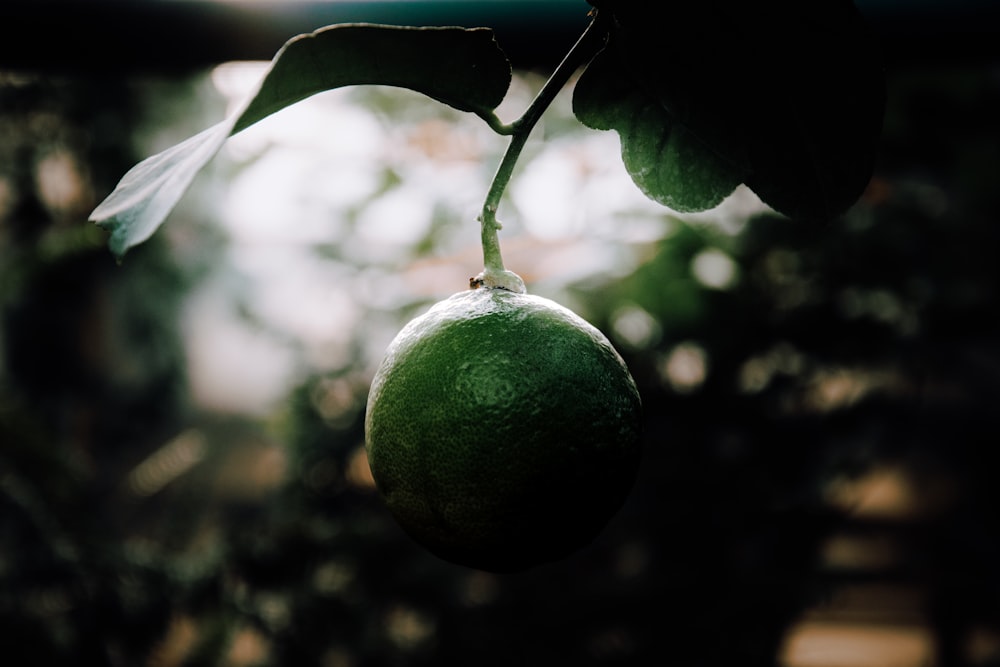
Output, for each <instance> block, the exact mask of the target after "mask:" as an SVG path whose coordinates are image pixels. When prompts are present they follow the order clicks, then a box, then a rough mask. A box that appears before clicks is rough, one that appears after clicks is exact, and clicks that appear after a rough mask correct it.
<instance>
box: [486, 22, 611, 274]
mask: <svg viewBox="0 0 1000 667" xmlns="http://www.w3.org/2000/svg"><path fill="white" fill-rule="evenodd" d="M600 24H601V21H599V13H597V12H595V13H594V17H593V19H592V20H591V22H590V24H589V25H588V26H587V29H586V30H585V31H584V32H583V34H582V35H581V36H580V39H578V40H577V42H576V44H574V45H573V48H572V49H570V51H569V53H567V54H566V57H565V58H563V60H562V62H561V63H559V66H558V67H556V69H555V71H554V72H553V73H552V76H550V77H549V79H548V81H546V82H545V85H544V86H542V89H541V90H540V91H538V94H537V95H536V96H535V99H533V100H532V101H531V104H530V105H529V106H528V108H527V109H526V110H525V112H524V114H523V115H522V116H521V117H520V118H519V119H517V120H516V121H514V122H513V123H511V124H510V125H502V124H500V125H499V127H500V128H501V129H503V130H504V132H501V133H502V134H510V137H511V140H510V143H509V144H508V145H507V151H506V152H505V153H504V156H503V159H502V160H501V161H500V166H499V167H497V172H496V175H495V176H494V177H493V183H492V185H490V189H489V191H488V192H487V193H486V201H485V202H483V211H482V213H481V214H480V216H479V221H480V223H481V224H482V243H483V265H484V267H485V271H486V273H501V272H503V271H504V270H505V269H504V265H503V258H502V257H501V255H500V238H499V236H498V235H497V231H498V230H499V229H500V227H501V225H500V222H499V221H498V220H497V209H498V208H499V206H500V199H501V198H502V197H503V193H504V190H506V188H507V184H508V183H510V179H511V176H513V174H514V165H515V164H517V160H518V158H519V157H520V156H521V151H522V150H523V149H524V146H525V144H526V143H527V141H528V136H529V135H530V134H531V131H532V130H533V129H534V127H535V124H536V123H537V122H538V120H539V119H540V118H541V117H542V114H543V113H544V112H545V110H546V109H547V108H548V107H549V105H550V104H552V101H553V100H554V99H555V97H556V95H557V94H558V93H559V91H560V90H561V89H562V87H563V86H565V85H566V82H567V81H569V79H570V77H571V76H573V74H574V73H575V72H576V71H577V69H579V68H580V67H581V66H583V65H584V64H585V63H586V62H587V61H589V60H590V59H591V58H592V57H593V56H594V55H595V54H596V53H597V51H598V50H599V49H600V48H601V46H602V45H603V42H604V31H603V29H602V27H603V26H601V25H600ZM491 126H493V124H492V123H491ZM498 131H499V130H498Z"/></svg>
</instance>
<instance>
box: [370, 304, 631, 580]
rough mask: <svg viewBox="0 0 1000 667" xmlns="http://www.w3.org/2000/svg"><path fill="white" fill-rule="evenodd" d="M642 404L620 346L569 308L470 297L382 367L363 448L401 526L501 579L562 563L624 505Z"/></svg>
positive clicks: (399, 346)
mask: <svg viewBox="0 0 1000 667" xmlns="http://www.w3.org/2000/svg"><path fill="white" fill-rule="evenodd" d="M640 416H641V402H640V399H639V393H638V390H637V389H636V386H635V382H634V381H633V380H632V376H631V375H630V374H629V372H628V369H627V368H626V366H625V363H624V361H623V360H622V359H621V357H620V356H619V355H618V353H617V352H616V351H615V349H614V348H613V347H612V346H611V343H610V342H608V340H607V339H606V338H605V337H604V335H603V334H601V332H600V331H598V330H597V329H596V328H594V327H593V326H591V325H590V324H588V323H587V322H586V321H584V320H583V319H582V318H580V317H579V316H578V315H576V314H575V313H573V312H572V311H570V310H568V309H566V308H564V307H562V306H560V305H559V304H557V303H555V302H553V301H550V300H548V299H545V298H542V297H538V296H533V295H528V294H517V293H514V292H510V291H507V290H504V289H490V288H480V289H473V290H469V291H466V292H460V293H458V294H455V295H453V296H452V297H450V298H448V299H445V300H444V301H441V302H439V303H437V304H435V305H434V306H433V307H432V308H431V309H430V310H429V311H428V312H427V313H425V314H424V315H422V316H420V317H418V318H416V319H415V320H413V321H411V322H410V323H409V324H407V325H406V326H405V327H404V328H403V330H402V331H400V333H399V334H398V336H397V337H396V338H395V340H393V342H392V343H391V344H390V345H389V349H388V352H387V354H386V357H385V359H384V360H383V362H382V364H381V366H380V367H379V369H378V371H377V372H376V375H375V378H374V380H373V382H372V387H371V392H370V394H369V397H368V407H367V412H366V415H365V446H366V449H367V453H368V461H369V465H370V466H371V471H372V475H373V476H374V478H375V482H376V485H377V487H378V489H379V490H380V492H381V493H382V495H383V496H384V497H385V499H386V502H387V504H388V507H389V510H390V511H391V513H392V514H393V515H394V517H395V518H396V520H397V521H398V522H399V524H400V525H401V526H402V527H403V529H404V530H405V531H406V532H407V533H409V534H410V536H411V537H413V538H414V539H415V540H416V541H417V542H419V543H421V544H423V545H424V546H425V547H426V548H428V549H429V550H430V551H431V552H433V553H435V554H437V555H438V556H440V557H442V558H444V559H446V560H450V561H452V562H455V563H459V564H462V565H467V566H470V567H474V568H479V569H484V570H491V571H497V572H510V571H517V570H523V569H527V568H529V567H532V566H534V565H538V564H540V563H543V562H546V561H551V560H557V559H560V558H564V557H566V556H568V555H570V554H571V553H573V552H574V551H576V550H578V549H579V548H581V547H583V546H585V545H587V544H588V543H590V542H591V541H592V540H593V539H594V538H595V537H596V536H597V534H598V533H599V532H600V530H601V529H602V528H603V527H604V525H605V524H606V523H607V521H608V520H609V519H610V518H611V517H612V516H613V515H614V514H615V512H617V511H618V509H619V508H620V507H621V504H622V503H623V502H624V500H625V498H626V496H627V495H628V493H629V490H630V489H631V487H632V484H633V482H634V480H635V475H636V469H637V467H638V463H639V457H640V445H639V438H640Z"/></svg>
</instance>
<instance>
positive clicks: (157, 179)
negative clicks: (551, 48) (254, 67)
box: [90, 24, 511, 258]
mask: <svg viewBox="0 0 1000 667" xmlns="http://www.w3.org/2000/svg"><path fill="white" fill-rule="evenodd" d="M510 78H511V68H510V63H509V62H508V61H507V58H506V56H504V54H503V52H502V51H501V50H500V47H499V46H498V45H497V43H496V41H495V40H494V38H493V33H492V31H490V30H488V29H484V28H476V29H469V30H466V29H462V28H401V27H390V26H377V25H365V24H361V25H337V26H330V27H327V28H323V29H321V30H318V31H316V32H314V33H310V34H308V35H300V36H298V37H295V38H293V39H291V40H290V41H288V42H287V43H286V44H285V45H284V46H283V47H282V49H281V50H280V51H279V52H278V53H277V55H275V57H274V59H273V60H272V62H271V67H270V69H269V70H268V72H267V74H266V75H265V77H264V79H263V81H262V82H261V84H260V86H259V88H258V90H257V91H256V93H255V94H254V95H253V96H252V97H251V99H250V100H248V102H247V104H246V106H245V107H244V108H243V110H242V111H241V112H240V113H237V114H235V115H234V116H233V117H232V118H230V119H228V120H226V121H223V122H221V123H219V124H217V125H215V126H213V127H211V128H209V129H207V130H205V131H203V132H201V133H200V134H197V135H195V136H193V137H191V138H190V139H187V140H186V141H184V142H182V143H180V144H178V145H176V146H174V147H172V148H169V149H167V150H166V151H164V152H162V153H158V154H156V155H154V156H152V157H149V158H147V159H146V160H144V161H142V162H140V163H139V164H137V165H136V166H135V167H133V168H132V169H131V170H130V171H129V172H128V173H127V174H125V176H124V177H123V178H122V180H121V182H120V183H119V184H118V186H117V187H116V188H115V190H114V192H112V193H111V195H109V196H108V198H107V199H105V200H104V201H103V202H102V203H101V204H100V205H99V206H98V207H97V208H96V209H95V210H94V212H93V213H91V216H90V219H91V220H92V221H93V222H96V223H97V224H99V225H100V226H101V227H103V228H104V229H107V230H109V231H110V232H111V237H110V240H109V246H110V248H111V251H112V252H113V253H114V254H115V255H116V256H117V257H119V258H120V257H121V256H122V255H124V254H125V252H126V251H127V250H128V249H129V248H130V247H132V246H134V245H136V244H138V243H141V242H143V241H145V240H146V239H147V238H149V236H150V235H151V234H152V233H153V232H154V231H156V229H157V228H158V227H159V226H160V225H161V224H162V223H163V221H164V219H166V217H167V215H169V213H170V211H171V210H173V208H174V206H175V205H176V204H177V202H178V201H179V200H180V198H181V197H182V196H183V195H184V192H185V191H186V190H187V188H188V187H189V186H190V184H191V181H192V180H193V179H194V177H195V175H197V173H198V172H199V171H200V170H201V169H202V168H203V167H204V166H205V165H206V164H207V163H208V162H209V161H210V160H211V159H212V157H214V156H215V154H216V153H217V152H218V151H219V149H220V148H221V147H222V145H223V144H224V143H225V141H226V139H227V138H228V137H229V136H231V135H232V134H235V133H236V132H239V131H241V130H243V129H246V128H247V127H249V126H250V125H252V124H253V123H256V122H257V121H259V120H261V119H262V118H265V117H267V116H269V115H270V114H273V113H274V112H276V111H279V110H281V109H283V108H285V107H287V106H290V105H292V104H294V103H296V102H298V101H300V100H302V99H305V98H307V97H309V96H311V95H314V94H316V93H319V92H322V91H325V90H331V89H334V88H339V87H343V86H352V85H363V84H375V85H388V86H397V87H402V88H409V89H411V90H415V91H417V92H420V93H423V94H425V95H428V96H429V97H432V98H434V99H436V100H438V101H440V102H444V103H445V104H448V105H450V106H452V107H454V108H456V109H459V110H462V111H471V112H477V113H484V114H486V113H489V112H491V111H492V110H493V109H495V108H496V107H497V105H499V104H500V102H501V101H502V100H503V98H504V95H506V92H507V89H508V87H509V86H510Z"/></svg>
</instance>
